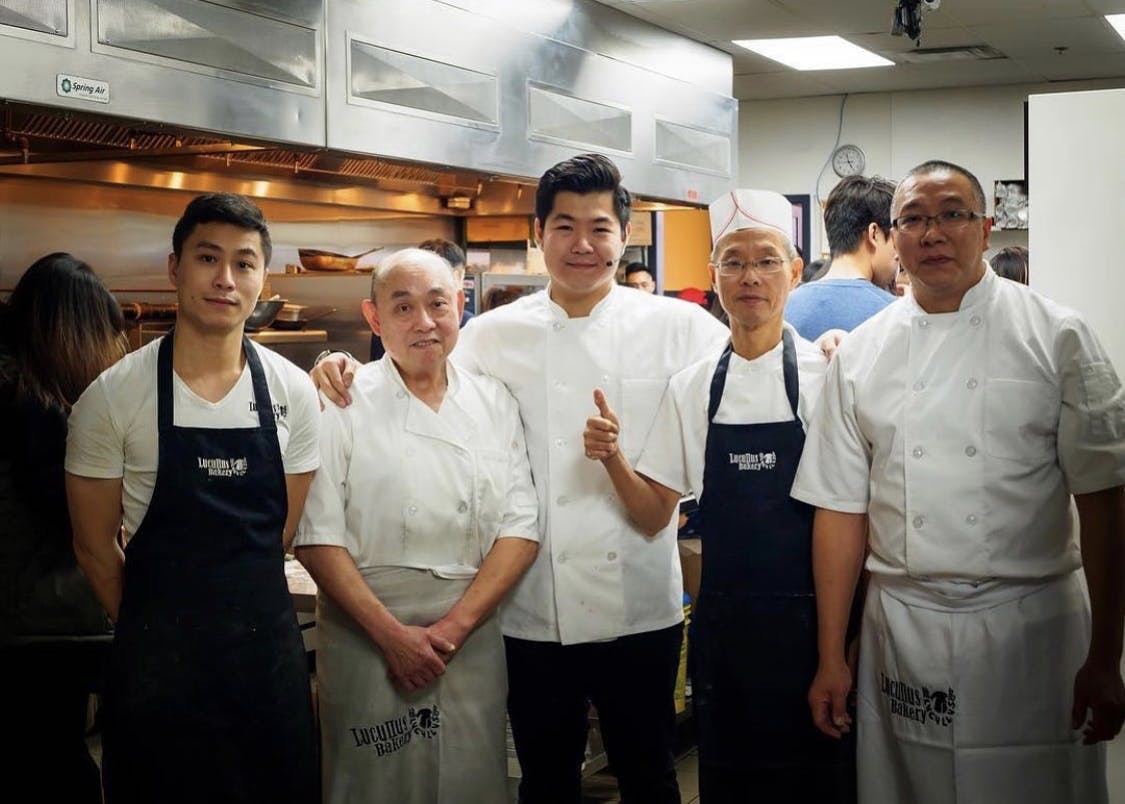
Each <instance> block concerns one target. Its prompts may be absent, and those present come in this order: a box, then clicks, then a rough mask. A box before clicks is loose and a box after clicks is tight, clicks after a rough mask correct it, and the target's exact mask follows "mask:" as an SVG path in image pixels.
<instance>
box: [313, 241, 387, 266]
mask: <svg viewBox="0 0 1125 804" xmlns="http://www.w3.org/2000/svg"><path fill="white" fill-rule="evenodd" d="M381 248H382V246H376V247H375V248H369V249H368V250H367V251H364V252H363V253H361V254H356V255H355V256H354V257H349V256H347V255H346V254H336V253H335V252H332V251H320V250H318V249H315V248H299V249H297V255H298V256H299V257H300V258H301V267H302V268H304V269H305V270H306V271H338V272H339V271H351V272H354V271H355V270H356V263H357V262H358V261H359V258H360V257H363V256H366V255H367V254H370V253H372V252H373V251H378V250H379V249H381Z"/></svg>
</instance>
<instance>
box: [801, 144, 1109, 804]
mask: <svg viewBox="0 0 1125 804" xmlns="http://www.w3.org/2000/svg"><path fill="white" fill-rule="evenodd" d="M892 225H893V230H894V240H895V247H896V248H897V250H898V254H899V256H900V257H901V259H902V266H903V268H904V269H905V270H906V271H907V272H908V273H910V274H911V276H912V278H913V285H912V287H913V297H912V298H909V299H904V300H903V301H902V302H900V303H898V304H894V305H891V306H889V307H887V308H886V309H885V310H884V311H883V312H881V313H879V314H877V315H876V316H875V317H873V318H871V319H870V320H868V321H867V322H865V323H864V324H862V325H860V326H859V327H858V328H857V329H856V330H855V331H854V332H852V333H851V334H850V335H848V336H847V337H846V338H844V340H843V343H841V345H840V348H839V350H838V351H837V353H836V356H835V357H834V358H833V360H832V362H831V363H830V364H829V368H828V374H827V377H826V379H825V387H824V391H823V393H822V394H821V401H820V404H819V406H818V407H817V410H816V412H815V414H814V416H813V421H812V425H811V427H810V430H809V438H808V440H807V441H806V444H805V451H804V455H803V456H802V458H801V465H800V468H799V469H798V472H797V478H796V481H795V483H794V486H793V496H794V497H796V498H797V499H799V500H802V501H804V502H806V503H809V504H810V505H815V506H817V507H818V510H817V513H816V521H815V524H814V530H813V569H814V575H815V578H816V594H817V603H818V620H819V646H820V666H819V669H818V671H817V676H816V679H815V680H814V682H813V684H812V685H811V687H810V690H809V705H810V708H811V711H812V716H813V718H814V721H815V723H816V725H817V727H818V728H820V729H821V730H822V731H824V732H825V733H826V734H829V735H832V736H840V735H841V734H842V733H844V732H847V731H848V730H850V728H851V727H852V723H851V717H850V715H849V714H848V713H847V710H846V707H845V703H846V700H847V698H848V695H849V693H850V692H851V690H852V672H851V670H850V669H849V667H848V664H847V663H846V661H845V658H844V635H845V626H846V623H847V620H848V609H849V605H850V603H851V599H852V592H853V590H854V588H855V584H856V579H857V578H858V577H859V574H860V569H861V567H862V565H863V564H864V558H865V555H866V556H867V559H866V564H867V567H868V569H869V570H870V575H871V580H870V588H869V590H868V594H867V603H866V608H865V611H864V619H863V625H862V631H861V648H860V654H859V703H858V707H857V708H858V712H859V715H858V717H859V724H858V725H859V756H858V763H859V796H860V800H861V801H864V802H892V801H895V802H897V801H911V802H917V803H918V804H931V802H934V803H936V804H945V803H946V802H954V801H982V802H983V801H987V802H997V804H1003V803H1005V802H1012V804H1015V802H1019V803H1020V804H1028V803H1031V804H1079V802H1081V803H1082V804H1098V803H1099V802H1102V803H1103V804H1104V802H1105V801H1106V798H1107V795H1106V779H1105V751H1104V746H1102V745H1098V743H1101V742H1103V741H1105V740H1110V739H1112V738H1113V737H1114V735H1116V734H1117V733H1118V731H1119V729H1120V728H1121V724H1122V720H1123V719H1125V686H1123V684H1122V680H1121V667H1120V663H1121V646H1122V629H1123V618H1125V585H1123V584H1122V583H1121V579H1122V576H1123V574H1125V494H1123V491H1122V484H1123V482H1125V393H1123V392H1122V389H1121V384H1120V382H1119V381H1118V378H1117V374H1116V373H1115V372H1114V370H1113V367H1112V365H1111V364H1110V362H1109V358H1108V356H1107V355H1106V353H1105V350H1104V349H1103V348H1102V346H1101V344H1100V343H1099V342H1098V339H1097V337H1096V336H1095V335H1094V333H1093V332H1092V331H1091V329H1090V327H1089V326H1088V325H1087V324H1086V323H1085V322H1084V321H1083V319H1082V317H1081V316H1080V315H1078V314H1077V313H1076V312H1074V311H1072V310H1068V309H1066V308H1064V307H1061V306H1060V305H1057V304H1055V303H1054V302H1052V301H1050V300H1049V299H1046V298H1044V297H1043V296H1040V295H1039V294H1037V293H1035V292H1034V291H1032V290H1030V289H1029V288H1027V287H1025V286H1023V285H1020V284H1018V283H1016V282H1006V281H1003V280H1001V279H1000V278H999V277H997V276H996V275H995V274H994V273H993V272H992V271H991V270H990V269H989V268H988V265H987V264H986V263H985V262H984V256H983V255H984V252H985V250H986V249H987V248H988V241H989V234H990V229H991V222H990V221H989V219H988V218H987V217H986V214H985V197H984V192H983V190H982V188H981V186H980V182H979V181H978V180H977V179H976V177H975V176H973V175H972V174H971V173H969V172H968V171H967V170H965V169H964V168H962V167H959V166H957V165H954V164H951V163H948V162H942V161H931V162H926V163H924V164H922V165H919V166H918V167H916V168H914V169H913V170H911V171H910V172H909V173H908V174H907V176H906V178H905V179H903V181H902V182H901V183H900V184H899V186H898V189H897V191H896V193H895V199H894V212H893V224H892ZM1071 495H1073V499H1074V502H1075V503H1076V506H1077V513H1078V516H1077V521H1075V519H1074V517H1073V515H1072V513H1071ZM1078 524H1080V525H1081V527H1080V529H1079V528H1077V527H1076V526H1077V525H1078ZM1079 532H1080V534H1081V538H1080V540H1079V539H1078V538H1077V537H1078V534H1079ZM1080 569H1083V570H1084V571H1085V581H1086V584H1085V585H1084V584H1083V582H1082V580H1083V579H1082V578H1081V577H1080V573H1079V570H1080ZM1086 587H1088V590H1089V599H1087V595H1086Z"/></svg>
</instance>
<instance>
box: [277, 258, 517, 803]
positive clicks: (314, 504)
mask: <svg viewBox="0 0 1125 804" xmlns="http://www.w3.org/2000/svg"><path fill="white" fill-rule="evenodd" d="M463 306H464V292H463V291H462V289H461V287H460V283H459V282H458V281H457V280H456V278H455V275H454V270H453V269H452V268H451V267H450V265H449V263H448V262H446V261H445V260H444V259H443V258H442V257H440V256H439V255H437V254H435V253H433V252H431V251H427V250H423V249H404V250H402V251H399V252H396V253H395V254H393V255H391V256H390V257H388V258H387V259H385V260H383V261H382V262H381V263H380V264H379V266H378V267H377V268H376V269H375V272H374V273H373V274H372V281H371V298H370V299H367V300H365V301H364V303H363V314H364V317H365V318H366V319H367V321H368V323H369V324H370V326H371V329H372V331H373V332H375V333H377V334H379V335H381V336H382V339H383V344H384V346H385V347H386V355H385V356H384V357H383V358H382V359H380V360H378V361H376V362H374V363H368V364H367V365H366V366H364V367H363V368H361V369H360V370H359V372H358V373H357V375H356V378H355V382H354V384H353V385H352V398H353V403H352V405H351V406H349V407H348V408H345V409H341V408H337V407H335V406H334V405H329V406H328V409H327V410H326V411H325V412H324V421H323V427H322V431H321V466H320V471H319V472H318V473H317V475H316V478H315V479H314V480H313V483H312V486H311V488H310V489H309V496H308V501H307V503H306V506H305V513H304V516H303V517H302V519H301V523H300V527H299V529H298V534H297V538H296V541H295V542H294V543H295V545H296V552H297V558H298V559H299V560H300V561H301V563H302V564H304V565H305V566H306V567H307V568H308V570H309V572H310V574H311V575H312V576H313V578H314V579H315V580H316V582H317V585H318V587H319V591H320V594H319V596H318V598H317V632H318V638H319V649H318V651H317V680H318V688H319V692H320V724H321V728H320V732H321V743H322V747H323V751H322V754H323V767H324V772H323V781H324V800H325V801H326V802H328V804H346V803H347V804H352V803H354V804H358V802H367V801H371V800H373V798H377V799H379V800H385V801H395V802H400V801H401V802H413V804H441V803H442V802H450V801H465V802H470V801H471V802H477V801H479V802H492V801H504V800H505V797H506V779H507V764H506V754H505V750H504V745H505V742H504V741H505V726H504V694H505V689H506V686H505V683H504V681H505V678H504V676H505V672H504V645H503V642H502V641H501V636H500V626H499V623H498V622H497V620H496V618H495V617H492V616H491V615H492V612H493V610H494V609H495V608H496V606H497V604H498V603H499V602H500V600H501V599H503V597H504V596H505V595H506V594H507V593H508V591H509V590H510V589H511V588H512V585H513V584H514V583H515V582H516V581H517V580H518V579H519V577H520V576H521V575H522V574H523V572H524V571H525V570H526V569H527V567H528V566H529V565H530V563H531V562H532V560H533V559H534V558H535V554H536V551H537V549H538V544H537V542H538V539H539V535H538V531H537V528H536V524H535V522H536V515H537V508H538V504H537V501H536V498H535V489H534V487H533V485H532V481H531V467H530V465H529V463H528V457H527V448H526V447H525V445H524V436H523V427H522V425H521V423H520V417H519V411H518V410H517V407H516V401H515V400H514V399H513V398H512V396H511V394H509V393H508V392H507V390H506V389H505V388H504V387H503V386H502V385H501V384H500V383H499V382H497V381H496V380H493V379H491V378H489V377H478V376H473V375H471V374H467V373H465V372H464V371H461V370H459V369H457V368H456V367H455V366H454V365H453V364H451V363H450V362H449V360H448V358H449V353H450V352H451V351H452V350H453V348H454V346H455V345H456V344H457V335H458V327H459V324H460V321H461V313H462V308H463Z"/></svg>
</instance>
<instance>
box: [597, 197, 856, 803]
mask: <svg viewBox="0 0 1125 804" xmlns="http://www.w3.org/2000/svg"><path fill="white" fill-rule="evenodd" d="M710 211H711V228H712V237H713V241H714V244H715V245H714V249H713V251H712V254H711V260H710V271H711V279H712V283H713V286H714V287H715V289H716V291H717V292H718V295H719V301H720V303H721V304H722V306H723V309H724V310H725V311H726V313H727V315H728V316H729V318H730V336H731V339H730V344H729V345H728V346H727V347H726V349H725V350H721V349H716V350H714V352H712V353H711V354H709V355H707V356H706V357H704V358H702V359H701V360H700V361H699V362H697V363H695V364H693V365H691V366H689V367H688V368H686V369H684V370H682V371H680V372H679V373H678V374H676V375H675V376H673V377H672V379H671V380H670V381H669V384H668V391H667V392H666V393H665V395H664V400H663V402H662V403H661V406H660V410H659V412H658V414H657V417H656V420H655V422H654V423H653V426H652V428H651V430H650V431H649V436H648V439H647V441H646V444H645V447H644V450H643V452H642V453H641V455H640V458H639V459H638V460H637V462H636V467H637V468H636V470H635V471H634V470H633V469H632V468H631V466H630V460H629V458H627V457H626V456H625V455H624V454H623V452H622V450H621V449H620V448H619V446H618V432H619V430H620V429H624V430H628V429H629V428H631V427H635V426H636V425H635V423H634V422H633V421H631V420H630V416H629V414H628V412H626V413H625V414H624V415H623V417H622V419H621V420H620V421H619V420H618V417H617V414H616V413H615V412H614V411H613V410H612V409H611V407H610V406H609V403H608V402H607V401H606V396H605V394H604V393H602V391H601V390H598V391H595V402H596V404H597V407H598V415H597V416H594V417H592V418H591V419H590V420H589V421H588V422H587V426H586V432H585V434H584V442H585V449H586V455H587V457H589V458H592V459H596V460H600V461H602V463H603V464H604V466H605V468H606V471H607V472H608V474H609V476H610V478H611V479H612V481H613V483H614V487H615V489H616V491H617V495H618V496H619V497H620V498H621V501H622V502H623V504H624V505H625V508H626V509H627V511H628V512H629V516H630V518H631V519H632V520H633V521H634V522H635V523H636V524H637V527H639V528H640V529H641V530H642V531H643V532H645V533H646V534H649V535H653V534H656V533H658V532H659V531H660V529H661V528H662V527H663V526H664V524H665V523H667V521H668V518H669V517H670V516H671V514H672V512H673V511H674V510H675V509H676V506H677V504H678V503H679V500H680V495H681V493H684V492H691V493H693V494H694V495H695V496H696V498H697V499H698V500H699V506H700V509H701V511H702V514H703V522H704V529H703V578H702V583H701V586H700V592H699V599H698V600H697V601H696V610H695V618H694V622H693V625H692V639H691V642H690V646H691V651H692V667H693V670H692V688H693V690H694V710H695V716H696V726H697V734H698V739H699V764H700V768H699V769H700V788H699V789H700V794H701V795H702V801H703V802H705V804H719V803H720V802H743V801H749V800H754V801H758V800H760V801H820V802H827V803H828V804H835V803H836V802H845V801H850V800H851V796H852V790H853V785H852V781H851V779H852V773H853V768H854V766H853V764H852V763H853V759H852V757H853V754H852V751H853V750H854V746H853V744H851V743H843V744H841V743H838V742H835V741H833V740H832V739H830V738H829V737H827V736H825V735H823V734H821V733H820V732H818V731H817V730H816V729H815V728H814V727H813V724H812V723H810V722H809V720H808V718H807V717H806V716H805V706H806V704H805V694H806V692H807V689H808V685H809V683H810V682H811V681H812V678H813V674H814V673H815V672H816V665H817V655H816V602H815V599H814V597H813V577H812V558H811V551H812V522H813V510H814V509H813V508H812V507H811V506H809V505H806V504H805V503H801V502H797V501H795V500H793V499H792V498H791V497H790V496H789V488H790V486H791V485H792V482H793V476H794V474H795V473H796V471H797V464H798V461H799V460H800V457H801V449H802V447H803V446H804V442H805V422H807V421H808V420H809V419H810V418H811V414H812V411H813V408H814V407H815V405H816V401H817V398H818V396H819V395H820V389H821V386H822V384H823V380H824V372H825V368H826V362H825V358H824V355H823V354H822V353H821V351H820V350H819V349H818V348H817V347H816V346H814V345H813V344H811V343H809V342H808V341H806V340H803V339H802V338H801V337H800V336H799V335H798V334H797V333H796V331H795V330H794V329H793V328H792V327H791V326H789V325H787V324H786V323H785V322H784V321H783V320H782V313H783V311H784V310H785V301H786V299H787V298H788V296H789V291H790V289H791V288H793V287H794V286H795V285H796V284H797V282H798V281H799V279H800V276H801V269H802V267H803V263H802V261H801V259H800V258H799V257H798V256H797V251H796V249H794V247H793V241H792V221H793V215H792V209H791V205H790V204H789V202H788V201H787V200H786V199H785V197H784V196H782V195H779V194H778V193H774V192H768V191H763V190H738V191H735V192H732V193H728V194H727V195H726V196H724V197H723V198H721V199H719V200H718V201H716V202H715V203H714V204H712V205H711V210H710Z"/></svg>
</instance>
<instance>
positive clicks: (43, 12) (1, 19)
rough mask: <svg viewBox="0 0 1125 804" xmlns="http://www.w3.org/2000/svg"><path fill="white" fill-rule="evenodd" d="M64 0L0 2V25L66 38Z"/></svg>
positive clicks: (9, 0)
mask: <svg viewBox="0 0 1125 804" xmlns="http://www.w3.org/2000/svg"><path fill="white" fill-rule="evenodd" d="M66 5H67V4H66V0H0V25H11V26H12V27H13V28H23V29H24V30H25V31H37V32H38V33H45V34H54V35H55V36H66V33H67V20H66Z"/></svg>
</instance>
